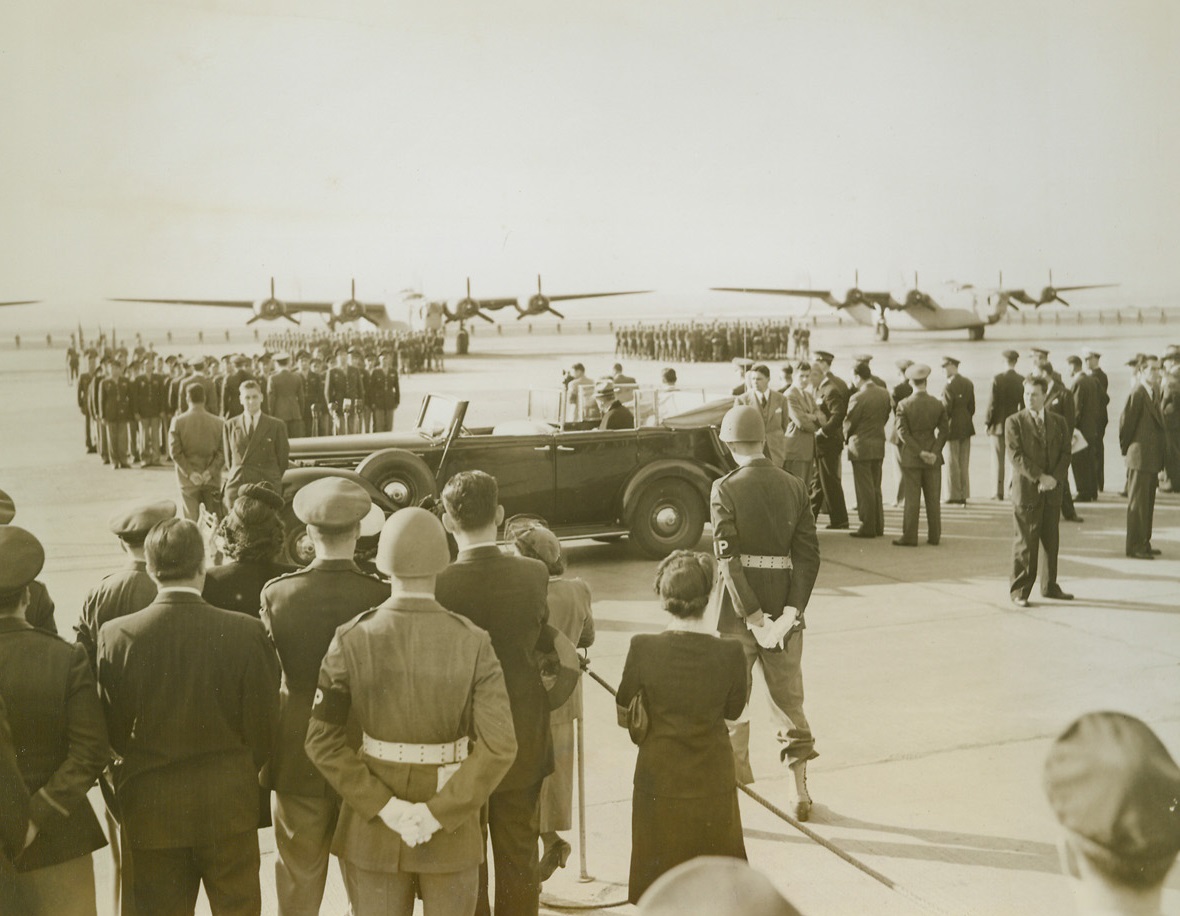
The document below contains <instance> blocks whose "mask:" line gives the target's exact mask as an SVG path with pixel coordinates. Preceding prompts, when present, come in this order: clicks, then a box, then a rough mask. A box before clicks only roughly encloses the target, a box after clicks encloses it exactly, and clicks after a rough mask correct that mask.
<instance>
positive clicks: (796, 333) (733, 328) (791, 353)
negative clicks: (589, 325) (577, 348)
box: [615, 318, 811, 363]
mask: <svg viewBox="0 0 1180 916" xmlns="http://www.w3.org/2000/svg"><path fill="white" fill-rule="evenodd" d="M615 355H616V356H630V357H635V358H638V359H656V360H661V361H664V362H693V363H707V362H714V363H723V362H728V361H729V360H731V359H740V358H749V359H755V360H763V359H788V358H792V359H808V358H809V357H810V355H811V329H810V328H807V327H804V326H803V324H802V323H801V322H799V323H797V322H796V321H795V320H794V319H790V318H789V319H787V320H786V321H760V322H751V321H745V322H742V321H715V322H712V323H711V324H708V325H703V324H697V323H696V322H678V323H677V322H665V323H664V324H659V325H643V324H638V325H633V326H624V327H619V328H616V330H615Z"/></svg>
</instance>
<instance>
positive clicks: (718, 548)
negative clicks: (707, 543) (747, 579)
mask: <svg viewBox="0 0 1180 916" xmlns="http://www.w3.org/2000/svg"><path fill="white" fill-rule="evenodd" d="M713 554H714V556H716V557H717V559H718V560H734V559H737V558H738V557H740V556H741V555H742V551H741V547H740V546H739V544H738V542H737V538H732V537H729V538H718V537H715V538H713Z"/></svg>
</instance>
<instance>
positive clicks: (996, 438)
mask: <svg viewBox="0 0 1180 916" xmlns="http://www.w3.org/2000/svg"><path fill="white" fill-rule="evenodd" d="M1003 357H1004V361H1005V362H1006V363H1007V364H1008V368H1007V369H1005V370H1004V371H1003V372H1000V373H998V374H997V375H996V377H995V378H993V379H992V396H991V400H990V401H988V405H987V415H986V417H985V424H986V426H987V435H988V438H989V439H991V440H992V470H993V476H994V477H995V480H996V492H995V494H994V496H993V497H992V498H993V499H1003V498H1004V478H1005V471H1006V469H1007V468H1006V465H1007V461H1008V450H1007V446H1006V445H1005V443H1004V424H1005V423H1007V422H1008V418H1009V417H1010V416H1012V414H1014V413H1016V412H1017V411H1018V410H1023V409H1024V379H1023V377H1022V376H1021V375H1020V373H1019V372H1017V371H1016V363H1017V362H1018V361H1019V360H1020V354H1019V353H1017V352H1016V351H1015V350H1005V351H1004V353H1003Z"/></svg>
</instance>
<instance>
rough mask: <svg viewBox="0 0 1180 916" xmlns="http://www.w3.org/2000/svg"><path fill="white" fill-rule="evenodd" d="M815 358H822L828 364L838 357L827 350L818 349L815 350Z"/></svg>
mask: <svg viewBox="0 0 1180 916" xmlns="http://www.w3.org/2000/svg"><path fill="white" fill-rule="evenodd" d="M815 359H822V360H823V361H824V362H825V363H827V364H828V365H831V364H832V363H833V362H835V361H836V357H834V356H833V355H832V354H831V353H829V352H828V351H827V350H816V351H815Z"/></svg>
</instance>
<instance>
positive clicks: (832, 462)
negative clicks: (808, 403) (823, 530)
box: [811, 350, 849, 531]
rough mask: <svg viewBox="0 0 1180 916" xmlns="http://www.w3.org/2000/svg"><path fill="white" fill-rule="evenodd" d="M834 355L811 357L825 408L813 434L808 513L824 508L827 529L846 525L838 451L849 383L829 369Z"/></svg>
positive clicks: (819, 353)
mask: <svg viewBox="0 0 1180 916" xmlns="http://www.w3.org/2000/svg"><path fill="white" fill-rule="evenodd" d="M834 360H835V357H834V356H833V355H832V354H831V353H828V352H827V351H825V350H816V351H815V359H814V360H813V362H814V364H815V365H816V367H818V369H819V371H820V372H822V373H823V377H822V380H821V381H820V383H819V388H818V389H817V392H816V400H818V401H819V402H820V406H821V407H822V408H823V411H824V418H825V419H824V422H823V424H822V425H821V426H820V428H819V430H818V431H817V432H816V434H815V477H814V478H812V481H811V514H812V515H814V516H815V517H816V518H819V514H820V512H822V511H823V510H824V508H825V507H826V508H827V511H828V524H827V527H828V529H829V530H834V531H840V530H843V529H845V528H847V527H848V506H847V505H846V503H845V502H844V488H843V486H842V485H841V483H840V453H841V452H843V451H844V415H845V414H847V413H848V398H849V393H848V385H847V384H845V382H844V380H843V379H841V378H840V377H839V376H838V375H836V374H835V373H833V372H832V362H833V361H834Z"/></svg>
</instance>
